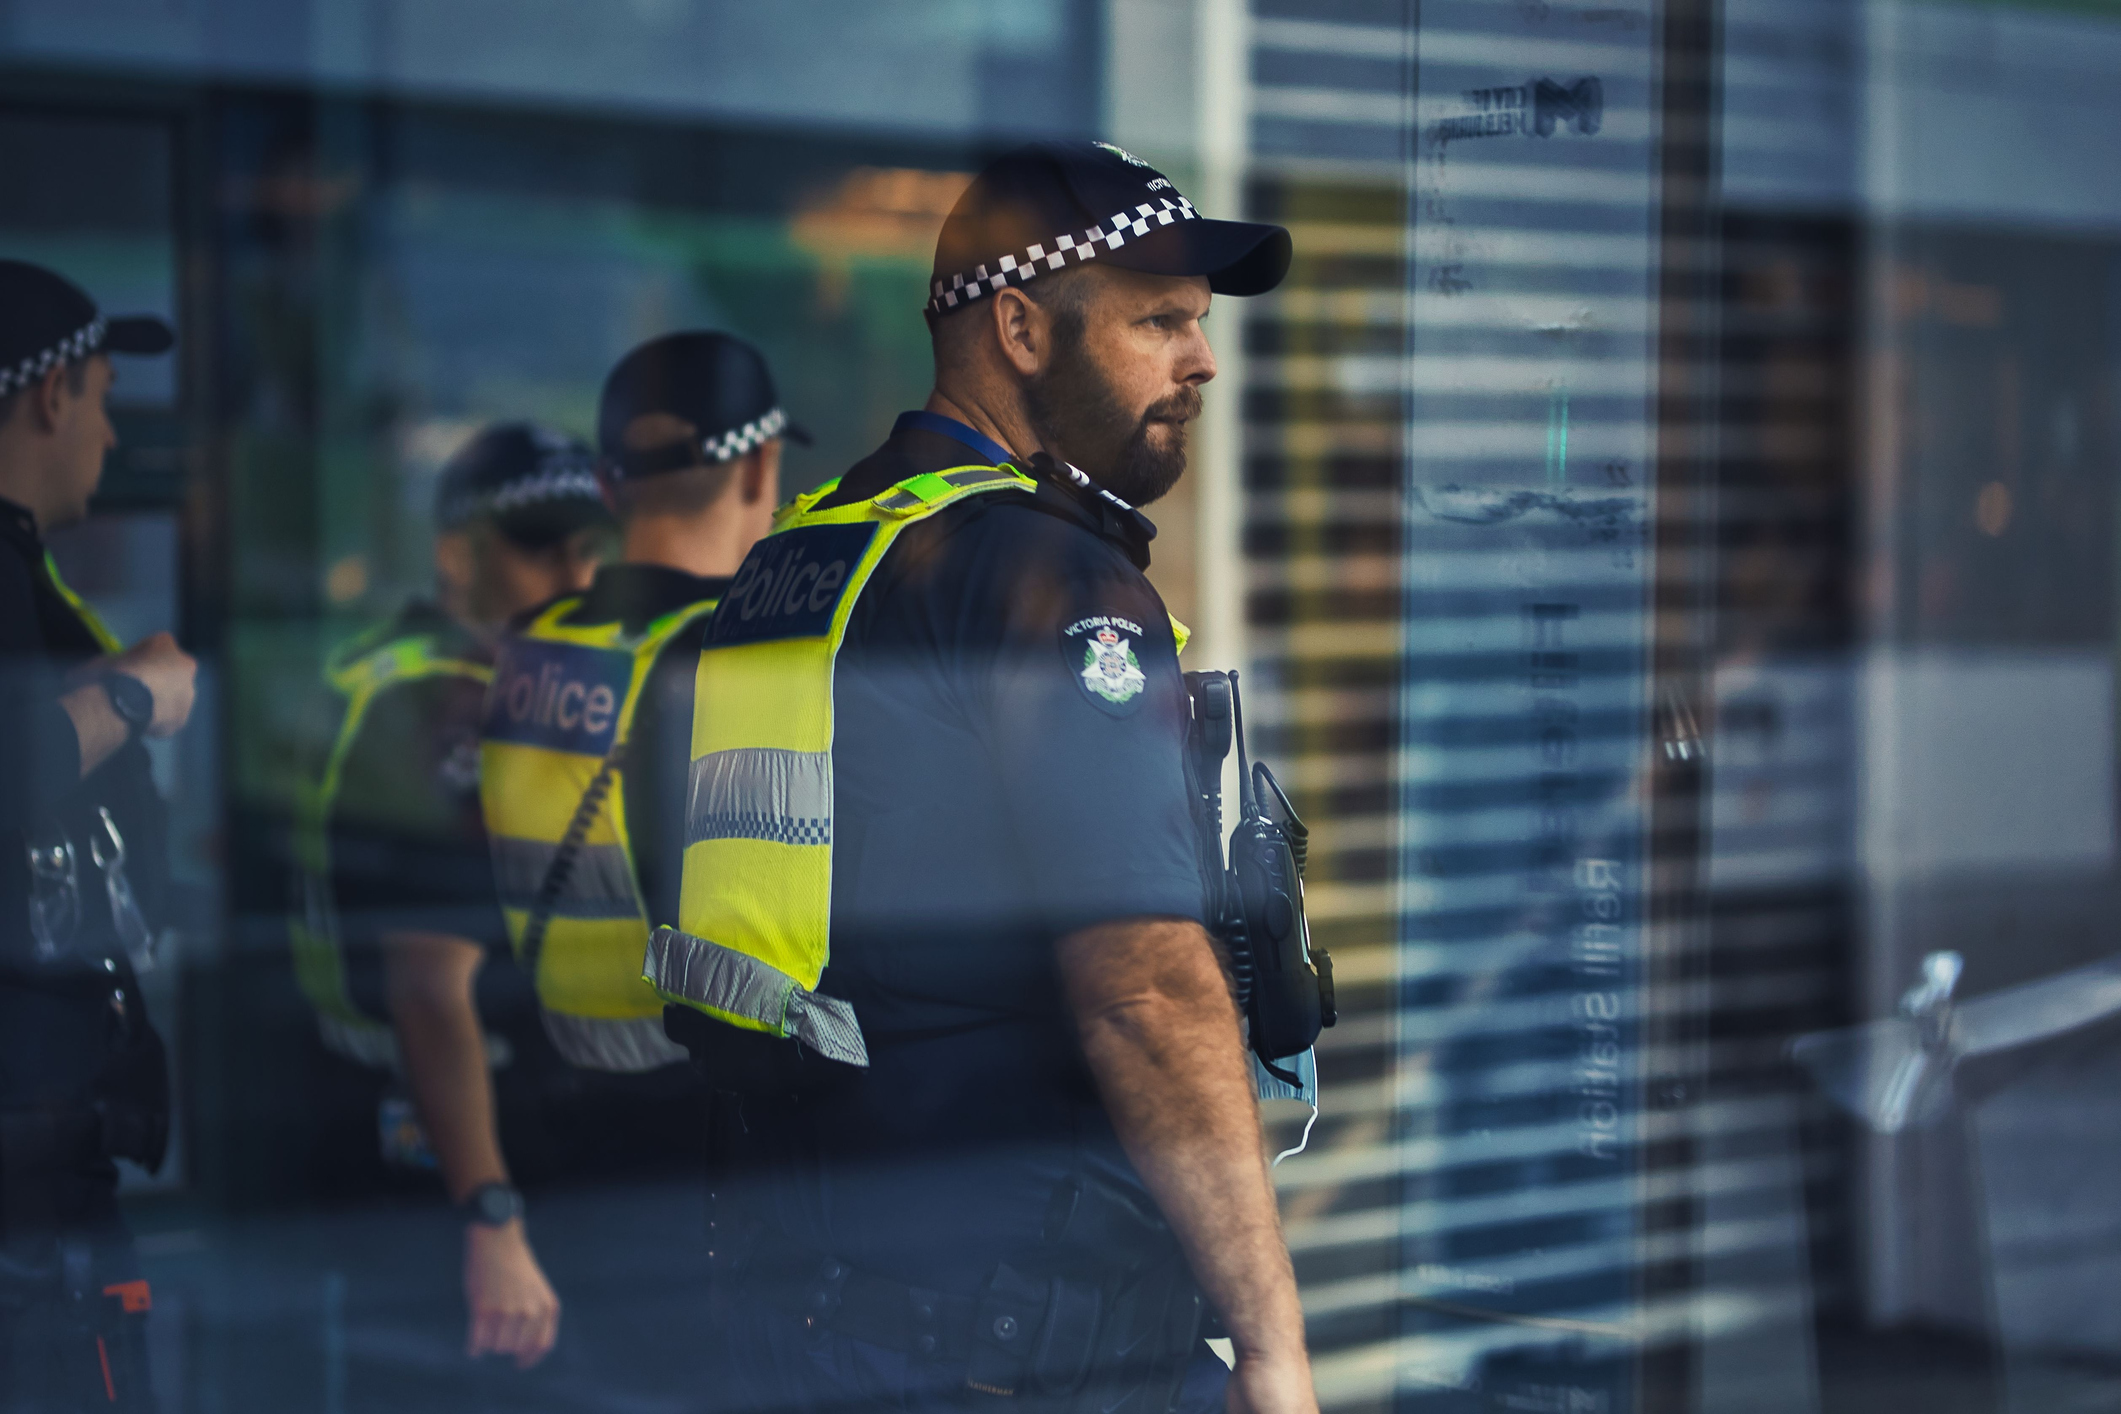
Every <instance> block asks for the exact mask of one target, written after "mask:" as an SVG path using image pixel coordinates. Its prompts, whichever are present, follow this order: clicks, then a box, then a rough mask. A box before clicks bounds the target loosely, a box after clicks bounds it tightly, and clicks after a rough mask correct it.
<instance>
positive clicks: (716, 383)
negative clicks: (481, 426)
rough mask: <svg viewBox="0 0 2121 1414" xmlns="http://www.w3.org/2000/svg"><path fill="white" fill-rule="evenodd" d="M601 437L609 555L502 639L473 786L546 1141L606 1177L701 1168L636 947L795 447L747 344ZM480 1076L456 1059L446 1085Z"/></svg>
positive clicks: (675, 361)
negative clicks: (700, 671)
mask: <svg viewBox="0 0 2121 1414" xmlns="http://www.w3.org/2000/svg"><path fill="white" fill-rule="evenodd" d="M597 436H598V442H599V446H600V449H601V455H600V458H599V461H598V474H599V476H600V478H601V480H602V483H603V486H604V494H605V497H606V499H607V501H608V503H609V505H610V507H611V509H612V511H613V512H614V514H615V515H616V516H617V518H618V523H619V528H620V534H621V536H622V547H621V559H620V562H619V563H616V564H607V565H605V566H604V567H603V568H602V569H600V570H598V572H597V575H596V580H595V582H594V583H593V584H592V585H590V586H589V588H588V591H587V592H586V593H570V594H566V595H562V596H560V597H559V598H557V599H555V600H553V601H552V602H550V603H547V604H545V605H543V606H541V607H539V608H538V609H537V610H535V611H534V612H531V613H528V614H526V615H523V616H522V617H521V618H519V619H518V620H517V622H516V623H515V625H514V626H513V629H512V631H511V632H510V633H509V634H508V636H507V637H506V639H505V640H504V642H503V644H502V646H501V649H500V653H499V657H498V660H497V662H496V665H495V671H494V684H493V690H492V693H491V694H490V696H489V699H488V705H487V716H486V725H485V739H484V743H483V746H482V766H481V771H480V793H481V796H482V797H483V801H484V806H485V819H486V826H487V830H488V833H489V836H490V839H491V845H492V852H493V867H494V875H495V878H496V881H497V884H498V888H499V892H500V902H501V905H502V908H503V910H504V911H505V914H506V918H507V924H508V933H509V937H510V939H511V941H512V943H513V945H514V948H515V953H516V958H517V961H518V962H519V963H520V964H521V966H522V968H523V970H524V971H525V972H527V973H528V974H529V975H530V977H531V978H532V980H533V982H534V985H535V987H536V989H537V994H538V1001H539V1009H540V1015H541V1017H542V1018H543V1022H544V1028H545V1031H546V1034H547V1035H548V1036H549V1037H550V1038H551V1041H552V1043H553V1045H554V1046H555V1047H556V1048H557V1049H558V1051H559V1053H560V1055H561V1056H562V1057H564V1058H565V1059H566V1060H567V1061H568V1062H570V1063H571V1064H572V1065H573V1066H575V1067H577V1068H578V1073H577V1074H576V1075H575V1076H574V1077H573V1079H574V1086H573V1091H574V1093H573V1094H572V1095H571V1096H570V1098H569V1100H568V1102H567V1103H566V1104H565V1106H564V1107H563V1109H562V1111H561V1112H560V1113H557V1114H556V1116H555V1131H554V1135H553V1138H554V1141H555V1143H556V1144H557V1145H558V1146H559V1147H560V1148H561V1149H562V1150H564V1151H567V1152H568V1153H569V1154H572V1155H574V1156H576V1158H577V1161H576V1162H574V1163H572V1164H570V1165H569V1167H570V1168H573V1169H574V1170H576V1171H578V1172H584V1171H586V1172H589V1173H593V1174H595V1175H596V1176H599V1177H605V1178H611V1177H626V1178H645V1177H649V1176H652V1175H653V1174H654V1172H655V1171H656V1170H657V1169H659V1168H664V1169H672V1170H675V1171H679V1172H684V1173H687V1174H694V1173H697V1171H698V1165H699V1162H700V1159H701V1157H702V1151H703V1147H704V1139H705V1124H704V1120H705V1115H704V1113H703V1111H702V1108H701V1106H702V1102H703V1100H704V1098H705V1097H704V1094H703V1092H702V1091H701V1089H700V1086H699V1083H698V1080H697V1078H696V1076H695V1075H694V1074H693V1072H692V1070H691V1068H690V1067H689V1066H687V1065H685V1064H683V1062H684V1061H685V1059H686V1054H685V1051H684V1050H683V1049H682V1048H681V1047H679V1046H676V1045H674V1044H672V1043H671V1041H670V1040H669V1039H668V1038H667V1037H666V1036H665V1035H664V1033H663V1021H662V1014H663V1003H662V1001H661V1000H660V999H659V998H658V997H657V996H656V995H655V993H654V992H653V991H652V990H651V989H650V988H649V987H648V986H647V985H646V984H645V983H643V982H642V980H641V954H642V952H643V950H644V948H645V946H646V944H647V939H648V933H649V929H650V928H651V927H652V926H653V925H654V923H656V922H663V923H668V922H674V921H675V919H676V917H677V888H678V871H679V869H680V867H681V863H682V853H681V852H682V850H683V848H684V834H683V830H684V811H685V774H686V768H687V763H688V760H689V755H690V748H691V731H692V680H693V665H694V664H695V663H696V662H697V660H698V658H699V646H700V635H701V632H702V631H703V629H704V627H705V624H706V620H707V616H708V614H709V613H710V612H711V611H712V610H713V608H714V605H715V602H716V600H718V599H719V598H720V597H721V594H722V592H723V590H724V589H725V588H727V586H728V583H729V575H730V573H731V572H732V571H734V570H735V568H736V566H737V564H738V563H739V562H740V561H741V560H742V559H743V558H744V555H745V553H746V552H747V551H749V550H750V548H751V546H752V544H753V543H754V542H756V541H757V540H758V538H759V537H760V536H761V535H763V534H765V532H766V531H767V529H768V528H769V527H770V525H771V523H772V516H773V507H774V504H775V501H776V500H777V492H778V488H779V482H780V453H781V439H782V438H784V437H796V438H806V434H804V433H803V432H802V431H801V429H799V428H797V427H795V426H794V425H792V424H791V423H790V422H789V420H788V416H787V413H786V412H785V411H783V409H782V408H781V405H780V400H779V396H778V394H777V393H776V392H775V390H774V385H773V378H772V375H771V374H770V373H769V371H768V370H767V367H766V361H765V360H764V359H763V358H762V357H761V356H760V355H759V353H758V351H757V350H756V349H754V348H752V347H751V346H750V345H749V344H747V343H745V342H744V341H743V340H741V339H737V338H734V337H732V336H730V335H727V334H720V333H712V332H691V333H679V334H671V335H667V336H665V337H662V338H658V339H654V340H651V341H650V342H648V343H646V344H643V345H641V346H640V347H639V348H636V349H634V350H633V351H632V352H631V353H629V354H627V355H626V357H625V358H623V359H621V360H620V361H619V363H618V365H617V366H616V367H615V368H614V369H613V370H612V372H611V374H610V376H609V378H608V379H607V380H606V381H605V384H604V390H603V395H602V398H601V402H600V405H599V409H598V415H597ZM462 1024H463V1025H465V1026H468V1024H469V1021H468V1017H467V1018H466V1019H465V1020H464V1022H463V1023H462ZM481 1075H482V1072H481V1071H480V1069H479V1067H478V1066H477V1065H476V1064H475V1063H474V1062H473V1060H472V1059H471V1058H470V1057H469V1056H467V1057H466V1058H465V1060H464V1061H463V1062H462V1063H461V1065H460V1066H459V1068H458V1073H457V1077H456V1080H457V1083H458V1084H459V1085H461V1086H467V1087H468V1086H471V1085H473V1084H475V1083H477V1082H478V1081H479V1079H480V1078H481ZM437 1137H438V1140H439V1137H440V1136H439V1135H438V1136H437ZM451 1183H452V1189H453V1191H463V1192H465V1193H466V1194H467V1195H468V1196H469V1198H470V1200H471V1201H472V1202H474V1203H475V1204H481V1205H486V1206H489V1207H491V1208H492V1209H493V1210H494V1211H495V1212H497V1213H513V1212H514V1211H515V1210H516V1209H517V1208H519V1207H520V1204H521V1199H520V1198H519V1197H518V1196H517V1194H516V1193H515V1192H514V1190H513V1189H512V1188H510V1187H509V1186H508V1184H507V1174H506V1172H505V1171H504V1170H502V1169H500V1168H499V1167H498V1155H494V1156H492V1159H491V1161H490V1162H489V1163H487V1164H486V1165H485V1166H483V1167H475V1168H473V1169H470V1170H467V1171H465V1172H464V1173H463V1174H461V1175H456V1174H452V1179H451ZM467 1185H468V1187H467ZM539 1330H540V1331H541V1332H542V1333H543V1334H542V1336H541V1338H543V1339H546V1340H548V1341H549V1336H550V1330H549V1326H541V1327H539Z"/></svg>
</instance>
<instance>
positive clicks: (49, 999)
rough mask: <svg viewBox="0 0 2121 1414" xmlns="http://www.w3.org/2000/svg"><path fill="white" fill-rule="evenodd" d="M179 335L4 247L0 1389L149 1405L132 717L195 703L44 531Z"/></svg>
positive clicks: (146, 718) (23, 1397)
mask: <svg viewBox="0 0 2121 1414" xmlns="http://www.w3.org/2000/svg"><path fill="white" fill-rule="evenodd" d="M172 342H173V336H172V334H171V332H170V329H169V326H168V325H166V324H164V323H163V322H162V321H161V320H159V319H152V318H130V319H105V318H104V317H103V316H102V315H100V314H98V313H97V312H96V308H95V305H94V304H93V303H92V302H91V301H90V300H89V298H88V296H87V295H85V294H83V293H82V292H81V291H80V290H79V289H77V288H75V287H74V286H73V285H72V284H70V283H68V282H67V281H66V280H64V279H63V278H61V277H60V276H58V275H56V274H53V273H52V272H51V271H49V270H45V269H42V268H40V267H37V266H34V265H28V264H25V263H22V262H20V261H0V1410H7V1411H10V1414H12V1411H15V1410H18V1409H25V1410H27V1409H35V1410H47V1409H53V1410H57V1409H76V1408H80V1409H86V1408H89V1407H94V1408H98V1409H113V1408H114V1409H134V1410H140V1409H148V1408H151V1407H152V1395H151V1393H150V1391H149V1388H148V1383H147V1367H146V1348H145V1345H144V1343H143V1340H144V1331H143V1329H142V1323H143V1322H144V1321H145V1319H146V1312H147V1311H148V1310H149V1308H150V1306H151V1305H152V1298H151V1294H150V1292H149V1290H148V1285H147V1283H146V1282H145V1281H144V1280H142V1279H141V1277H140V1273H139V1268H138V1266H137V1264H136V1261H135V1258H134V1255H133V1250H132V1243H131V1239H130V1237H129V1236H128V1235H127V1234H126V1231H125V1227H124V1224H123V1222H122V1221H121V1220H120V1218H119V1215H118V1207H117V1200H116V1190H117V1183H118V1174H117V1168H116V1165H115V1163H114V1162H113V1161H114V1160H115V1159H119V1158H128V1159H132V1160H134V1161H135V1162H137V1163H139V1164H141V1165H143V1166H144V1167H146V1168H148V1169H149V1170H153V1169H155V1168H157V1167H159V1166H160V1164H161V1161H162V1154H163V1150H164V1147H165V1145H166V1143H167V1140H168V1134H169V1094H168V1079H167V1071H166V1067H165V1063H164V1055H163V1048H162V1042H161V1040H160V1038H159V1037H158V1036H157V1035H156V1033H155V1029H154V1026H153V1024H152V1022H151V1021H150V1020H149V1019H148V1016H147V1012H146V1008H145V1006H144V1004H143V1001H142V999H141V996H140V992H139V988H138V985H137V982H136V981H135V968H136V967H139V966H146V965H148V964H149V962H150V961H151V959H152V956H153V939H154V938H155V937H156V936H157V935H158V934H159V932H160V930H161V927H162V925H163V923H164V914H163V909H164V906H165V900H164V897H163V896H164V893H165V891H166V883H167V874H168V862H167V856H166V839H167V814H166V811H165V808H164V806H163V802H162V800H161V799H160V797H159V796H158V795H157V794H156V790H155V784H154V779H153V776H152V773H151V771H150V768H149V762H148V756H147V751H146V749H145V748H144V747H143V746H142V744H141V739H142V738H143V737H166V736H169V735H172V734H173V733H175V732H177V731H178V730H180V729H181V728H182V727H183V726H184V724H185V722H186V720H187V719H188V717H189V716H190V714H191V708H192V688H193V677H194V673H195V671H196V669H195V665H194V663H193V662H192V660H191V658H189V657H188V656H186V655H185V654H184V652H183V651H182V650H180V649H179V648H178V647H177V645H176V642H175V641H174V640H173V639H172V638H171V637H170V636H169V635H168V634H166V633H160V634H156V635H154V636H153V637H151V638H148V639H146V640H145V641H143V642H141V643H138V644H135V645H134V646H133V647H131V648H125V647H123V646H122V645H120V644H119V642H118V641H117V639H116V638H115V637H114V636H113V635H112V634H111V632H110V630H109V629H108V628H107V627H105V625H104V624H103V622H102V621H101V620H100V619H99V618H98V617H97V616H96V614H95V612H94V611H93V610H91V609H90V608H89V607H88V606H87V605H86V604H84V603H83V602H82V601H81V599H80V598H79V597H78V596H77V595H76V594H75V593H74V592H73V591H72V590H71V589H69V588H68V587H67V586H66V584H65V583H64V582H63V581H62V580H61V579H60V578H59V573H58V569H57V567H56V566H55V565H54V564H53V562H52V559H51V557H50V555H49V554H48V553H47V552H46V551H45V548H44V540H43V537H44V536H45V534H47V533H48V532H50V531H52V530H54V529H57V528H59V527H61V526H65V525H69V524H72V523H73V522H75V521H78V520H80V519H82V518H83V517H84V516H86V515H87V514H88V504H89V500H90V498H91V497H92V496H93V495H94V494H95V490H96V486H97V483H98V481H99V480H100V479H101V477H102V474H103V461H104V456H105V454H106V453H108V452H109V451H110V450H111V448H112V447H114V446H115V445H116V444H117V438H116V436H115V434H114V433H113V432H112V430H111V423H110V418H109V415H108V413H107V412H106V410H105V399H106V398H107V397H108V395H109V393H110V389H111V383H112V380H113V372H112V368H111V361H110V359H109V357H108V356H107V355H108V354H110V353H112V352H119V353H133V354H154V353H161V352H164V351H165V350H167V349H168V348H169V347H170V345H171V343H172Z"/></svg>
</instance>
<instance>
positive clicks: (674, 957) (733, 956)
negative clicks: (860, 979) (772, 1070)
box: [643, 928, 869, 1065]
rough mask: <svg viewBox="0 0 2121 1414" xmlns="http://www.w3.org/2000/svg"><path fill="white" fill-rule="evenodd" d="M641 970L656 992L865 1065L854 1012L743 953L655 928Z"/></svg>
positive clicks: (832, 1056) (866, 1051)
mask: <svg viewBox="0 0 2121 1414" xmlns="http://www.w3.org/2000/svg"><path fill="white" fill-rule="evenodd" d="M643 970H644V971H645V972H646V973H647V974H648V978H649V980H650V981H651V982H653V983H654V984H655V986H656V989H657V990H658V991H661V992H663V993H665V994H667V995H670V996H675V997H684V998H685V999H687V1000H688V1001H695V1002H699V1003H700V1004H701V1005H703V1006H711V1007H713V1008H714V1009H715V1010H717V1011H724V1012H727V1013H729V1014H730V1015H731V1016H741V1017H745V1018H748V1019H749V1020H752V1021H756V1022H759V1023H761V1024H763V1025H766V1026H770V1027H772V1028H773V1029H774V1031H775V1032H776V1033H778V1034H781V1035H786V1036H793V1037H794V1038H795V1039H796V1040H798V1041H801V1042H802V1043H803V1044H804V1045H806V1046H808V1047H810V1049H811V1050H813V1051H816V1052H817V1053H818V1054H819V1055H821V1056H824V1057H826V1058H827V1059H828V1060H836V1061H843V1062H845V1063H846V1064H848V1065H867V1064H869V1047H868V1045H867V1044H866V1043H865V1042H864V1041H863V1040H862V1026H861V1023H860V1022H858V1021H856V1020H855V1019H854V1008H853V1007H851V1006H849V1005H847V1003H845V1002H843V1001H841V1000H840V999H839V998H838V997H827V996H821V995H819V994H818V993H816V992H813V991H811V990H809V989H808V988H807V987H804V986H801V985H800V984H798V983H797V982H796V980H795V979H794V978H793V977H790V976H789V975H788V974H787V973H785V972H781V971H777V970H776V969H774V968H771V967H768V966H767V965H766V964H765V963H763V962H760V961H759V960H758V959H757V958H755V957H752V956H750V955H749V954H747V953H740V952H738V951H737V950H736V949H735V948H725V947H723V946H722V945H721V944H720V943H710V942H708V941H707V940H706V939H705V938H695V937H694V936H693V935H692V934H690V933H681V932H679V931H678V930H677V929H675V928H658V929H656V930H655V932H654V933H652V934H650V935H649V938H648V957H647V960H646V963H645V965H644V967H643Z"/></svg>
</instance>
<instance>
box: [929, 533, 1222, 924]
mask: <svg viewBox="0 0 2121 1414" xmlns="http://www.w3.org/2000/svg"><path fill="white" fill-rule="evenodd" d="M985 520H986V525H985V526H984V527H982V530H983V532H984V533H982V534H981V535H980V536H979V537H978V545H977V548H976V549H975V550H974V551H973V552H972V553H971V554H970V555H969V556H968V557H967V561H968V564H967V568H968V577H969V582H968V583H967V585H966V586H965V593H964V594H963V596H962V598H961V600H960V602H961V603H963V604H964V605H965V606H967V607H966V616H965V618H964V620H963V621H962V623H961V625H960V626H959V627H960V632H959V634H958V635H957V638H956V642H955V643H954V644H951V645H949V646H948V651H947V655H946V656H947V658H948V660H949V661H950V663H951V665H952V670H953V674H954V676H955V677H956V678H957V680H958V683H959V685H960V687H959V690H960V691H961V692H962V693H963V694H964V698H965V703H966V708H967V711H968V714H969V715H970V716H971V717H972V718H973V720H974V721H975V723H976V724H977V730H978V731H979V732H980V734H981V735H982V736H983V737H985V739H986V740H987V741H988V742H989V743H990V750H991V755H992V760H993V762H994V765H995V768H996V770H997V771H998V773H999V775H1000V777H1001V796H1002V800H1003V802H1004V806H1003V808H1004V810H1005V811H1006V813H1007V816H1008V820H1009V824H1010V825H1011V827H1012V828H1013V830H1014V832H1015V834H1016V835H1017V838H1018V842H1019V846H1020V849H1021V856H1022V858H1023V859H1024V861H1025V870H1026V881H1027V884H1028V886H1029V888H1030V889H1031V891H1032V894H1033V897H1032V899H1031V900H1030V902H1031V903H1032V905H1033V907H1034V909H1035V910H1036V913H1037V915H1038V916H1039V918H1040V919H1041V921H1042V922H1043V924H1044V925H1045V927H1046V928H1047V929H1048V930H1050V931H1051V932H1053V933H1054V934H1056V935H1057V934H1063V933H1068V932H1073V931H1075V930H1077V929H1080V928H1084V927H1088V926H1091V925H1093V924H1097V923H1103V922H1109V921H1112V920H1115V919H1121V918H1134V917H1176V918H1190V919H1194V920H1196V921H1198V920H1200V919H1201V918H1202V915H1203V895H1202V885H1201V878H1200V872H1199V865H1198V862H1197V858H1196V854H1195V851H1194V847H1193V834H1192V831H1193V824H1192V817H1191V815H1190V813H1189V809H1188V798H1187V791H1186V783H1185V774H1184V766H1183V758H1182V749H1183V743H1184V735H1185V723H1186V695H1185V682H1184V678H1183V675H1182V674H1181V672H1180V670H1179V666H1178V647H1177V644H1176V642H1175V641H1174V638H1173V634H1172V629H1171V621H1170V616H1169V614H1168V613H1167V612H1166V611H1165V609H1164V605H1163V601H1162V600H1161V599H1160V598H1159V597H1158V596H1157V593H1156V591H1155V589H1154V588H1152V587H1151V586H1150V584H1149V582H1148V580H1147V579H1146V578H1144V577H1143V575H1142V574H1141V572H1140V571H1139V570H1137V569H1136V568H1135V567H1134V566H1133V565H1132V564H1131V563H1129V562H1128V560H1127V559H1126V558H1125V557H1124V556H1123V555H1121V554H1120V553H1119V551H1118V549H1117V547H1115V546H1113V545H1111V544H1110V543H1108V542H1106V541H1105V540H1103V539H1101V538H1099V537H1098V536H1096V535H1094V534H1092V533H1090V532H1089V531H1088V530H1086V529H1084V528H1082V527H1081V526H1079V525H1077V524H1075V523H1073V522H1071V521H1069V520H1066V519H1063V518H1061V517H1059V516H1055V515H1052V514H1049V513H1046V512H1043V511H1040V510H1037V509H1035V508H1028V507H1026V508H1013V507H1012V508H1009V509H1007V510H1003V511H998V512H996V513H992V514H990V515H989V516H987V517H986V518H985Z"/></svg>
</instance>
